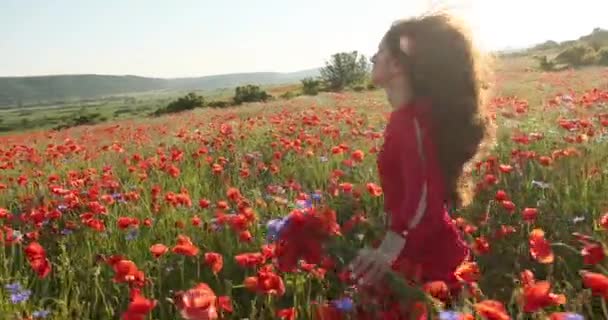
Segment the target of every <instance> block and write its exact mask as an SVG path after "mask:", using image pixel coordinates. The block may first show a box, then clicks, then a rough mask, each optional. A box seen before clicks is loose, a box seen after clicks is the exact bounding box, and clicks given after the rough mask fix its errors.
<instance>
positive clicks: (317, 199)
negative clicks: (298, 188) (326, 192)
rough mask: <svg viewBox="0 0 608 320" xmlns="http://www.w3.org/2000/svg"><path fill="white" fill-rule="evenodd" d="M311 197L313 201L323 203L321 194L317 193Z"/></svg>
mask: <svg viewBox="0 0 608 320" xmlns="http://www.w3.org/2000/svg"><path fill="white" fill-rule="evenodd" d="M311 197H312V200H314V201H321V194H320V193H317V192H315V193H313V194H312V195H311Z"/></svg>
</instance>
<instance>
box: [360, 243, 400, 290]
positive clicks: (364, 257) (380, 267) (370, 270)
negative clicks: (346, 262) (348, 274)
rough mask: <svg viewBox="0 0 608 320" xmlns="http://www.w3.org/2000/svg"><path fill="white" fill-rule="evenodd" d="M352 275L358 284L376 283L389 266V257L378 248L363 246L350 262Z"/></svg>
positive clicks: (370, 284) (371, 284)
mask: <svg viewBox="0 0 608 320" xmlns="http://www.w3.org/2000/svg"><path fill="white" fill-rule="evenodd" d="M350 268H351V270H352V272H353V277H354V278H355V279H359V281H358V283H359V284H360V285H369V286H373V285H377V284H378V283H379V281H380V280H382V278H383V277H384V275H386V273H387V272H388V271H390V268H391V261H390V260H389V257H388V256H387V255H385V254H384V253H382V252H380V251H379V250H378V249H368V248H364V249H361V250H360V251H359V255H358V256H357V258H355V260H354V261H353V262H352V263H351V265H350Z"/></svg>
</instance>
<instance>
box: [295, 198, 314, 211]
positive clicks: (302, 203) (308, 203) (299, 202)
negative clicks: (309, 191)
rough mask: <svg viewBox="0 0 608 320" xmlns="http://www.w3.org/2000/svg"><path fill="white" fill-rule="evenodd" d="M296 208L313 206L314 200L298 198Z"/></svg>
mask: <svg viewBox="0 0 608 320" xmlns="http://www.w3.org/2000/svg"><path fill="white" fill-rule="evenodd" d="M296 208H298V209H308V208H312V201H310V200H296Z"/></svg>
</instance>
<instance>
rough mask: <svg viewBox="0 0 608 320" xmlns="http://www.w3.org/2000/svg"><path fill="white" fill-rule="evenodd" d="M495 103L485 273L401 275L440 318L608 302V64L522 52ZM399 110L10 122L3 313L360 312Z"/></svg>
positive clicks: (599, 307) (469, 218)
mask: <svg viewBox="0 0 608 320" xmlns="http://www.w3.org/2000/svg"><path fill="white" fill-rule="evenodd" d="M488 108H490V110H491V111H492V115H493V117H494V118H495V120H496V124H497V126H498V132H497V143H496V146H495V147H494V149H493V153H492V155H491V156H490V157H488V158H487V159H485V160H484V161H483V162H480V163H477V164H476V165H475V166H473V167H472V168H471V172H470V174H472V175H473V176H474V177H475V179H476V181H477V196H476V198H475V201H474V203H473V204H472V205H471V206H469V207H467V208H465V209H463V210H462V211H460V212H454V219H455V220H456V221H457V223H458V226H459V227H460V228H461V230H462V232H463V233H464V234H465V237H466V239H467V241H468V243H469V244H470V246H471V248H472V250H473V252H474V255H473V257H472V260H471V261H468V262H466V263H465V264H463V265H462V266H461V267H460V268H459V269H458V270H457V273H456V274H457V277H459V279H461V281H462V282H463V284H464V286H465V288H466V289H465V290H464V291H463V294H462V296H461V297H453V299H452V300H453V301H452V302H451V303H450V304H445V303H444V301H445V300H446V295H447V294H448V292H447V287H445V286H444V285H442V284H441V283H426V284H419V286H410V285H408V284H406V283H405V282H403V281H401V282H400V281H398V279H396V278H395V279H392V280H393V281H392V284H394V287H395V288H394V291H395V292H396V294H398V295H401V296H402V298H403V299H404V301H406V300H407V302H408V303H410V302H418V303H417V304H416V305H417V306H418V307H419V308H417V309H420V310H422V311H424V310H426V311H427V312H428V313H429V316H430V318H437V319H450V320H451V319H489V320H495V319H548V318H550V319H555V320H558V319H563V320H565V319H568V320H572V319H583V317H584V318H585V319H608V307H607V306H606V300H607V299H608V263H607V261H606V258H605V247H604V244H605V243H606V240H608V196H607V192H608V171H607V170H608V167H607V166H606V164H607V163H608V143H607V142H608V140H607V138H608V69H586V70H580V71H564V72H559V73H550V74H544V73H539V72H525V71H523V70H515V71H513V70H505V71H504V72H501V73H499V79H498V81H497V83H496V84H495V97H494V99H492V100H491V102H490V103H489V105H488ZM388 112H389V107H388V105H387V104H386V103H385V100H384V96H383V94H382V93H381V92H375V91H374V92H362V93H353V92H346V93H341V94H328V93H324V94H321V95H319V96H316V97H298V98H294V99H291V100H277V101H273V102H269V103H266V104H259V105H248V106H245V107H241V108H233V109H223V110H219V109H218V110H213V109H204V110H197V111H194V112H192V113H186V114H181V115H175V116H167V117H162V118H158V119H146V120H134V121H124V122H119V123H110V124H103V125H98V126H92V127H78V128H73V129H69V130H65V131H59V132H50V131H48V132H47V131H45V132H29V133H21V134H13V135H10V136H0V239H1V240H0V241H1V242H2V245H1V246H0V284H1V285H2V288H0V315H1V318H2V319H42V318H45V319H180V318H183V319H244V318H248V319H349V318H354V314H355V308H357V306H360V303H358V297H359V296H358V294H357V292H358V291H357V287H356V286H354V285H353V284H352V283H351V280H350V277H349V274H348V270H347V268H346V265H347V263H348V262H349V261H350V259H351V258H352V257H353V254H354V253H355V252H356V250H358V249H359V248H362V247H364V246H365V245H370V244H372V243H374V242H375V241H377V240H378V239H379V238H380V236H381V230H382V229H381V226H382V224H383V220H382V189H381V188H380V186H379V185H378V183H379V182H378V178H377V173H376V155H375V153H376V152H377V150H378V149H379V148H380V146H381V144H382V138H383V135H382V132H383V128H384V125H385V124H386V119H387V118H386V117H387V115H388ZM370 307H371V306H370ZM379 318H383V319H394V318H391V310H390V308H389V309H385V310H384V311H383V313H382V314H380V315H379Z"/></svg>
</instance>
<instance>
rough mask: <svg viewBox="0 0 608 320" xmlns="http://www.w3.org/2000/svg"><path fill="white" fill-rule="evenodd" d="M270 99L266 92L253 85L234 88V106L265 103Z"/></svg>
mask: <svg viewBox="0 0 608 320" xmlns="http://www.w3.org/2000/svg"><path fill="white" fill-rule="evenodd" d="M270 98H271V96H270V95H269V94H268V93H266V91H264V90H262V89H260V87H259V86H254V85H246V86H243V87H236V89H235V91H234V104H236V105H239V104H242V103H244V102H265V101H267V100H269V99H270Z"/></svg>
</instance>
